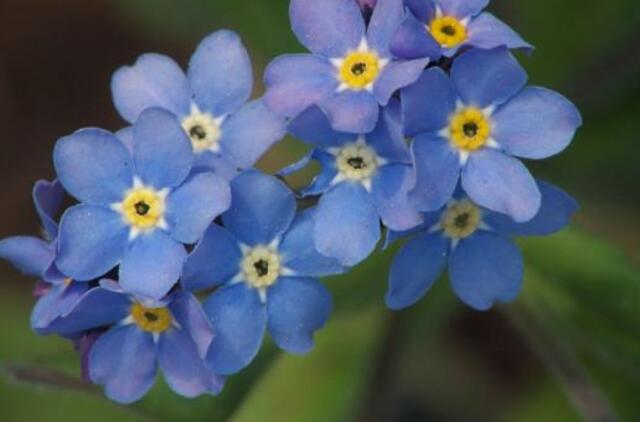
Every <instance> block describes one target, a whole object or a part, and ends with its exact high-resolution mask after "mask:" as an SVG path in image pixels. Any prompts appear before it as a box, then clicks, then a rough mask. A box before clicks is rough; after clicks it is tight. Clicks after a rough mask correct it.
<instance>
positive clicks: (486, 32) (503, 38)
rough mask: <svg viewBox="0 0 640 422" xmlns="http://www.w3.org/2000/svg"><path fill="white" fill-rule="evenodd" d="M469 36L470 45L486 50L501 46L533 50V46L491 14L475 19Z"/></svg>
mask: <svg viewBox="0 0 640 422" xmlns="http://www.w3.org/2000/svg"><path fill="white" fill-rule="evenodd" d="M468 34H469V44H471V45H472V46H474V47H477V48H482V49H485V50H490V49H492V48H496V47H501V46H505V47H507V48H509V49H517V48H522V49H525V50H533V46H532V45H531V44H529V43H528V42H526V41H525V40H523V39H522V37H520V35H518V34H517V33H516V32H515V31H514V30H513V29H511V28H510V27H509V26H507V25H506V24H505V23H504V22H502V21H501V20H500V19H497V18H496V17H495V16H493V15H492V14H491V13H482V14H481V15H480V16H478V17H477V18H475V19H473V20H472V21H471V23H470V24H469V27H468Z"/></svg>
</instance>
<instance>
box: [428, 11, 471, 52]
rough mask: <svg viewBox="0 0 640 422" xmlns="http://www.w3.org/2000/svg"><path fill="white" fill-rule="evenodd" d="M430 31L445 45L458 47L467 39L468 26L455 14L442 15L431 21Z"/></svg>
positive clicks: (439, 42)
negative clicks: (455, 16) (454, 15)
mask: <svg viewBox="0 0 640 422" xmlns="http://www.w3.org/2000/svg"><path fill="white" fill-rule="evenodd" d="M429 32H431V35H432V36H433V38H435V40H436V41H437V42H438V44H440V45H441V46H443V47H446V48H453V47H457V46H459V45H460V44H462V43H463V42H465V41H466V40H467V28H466V27H465V26H464V24H463V23H462V22H460V21H459V20H458V19H456V18H454V17H453V16H440V17H436V18H434V19H433V20H432V21H431V23H429Z"/></svg>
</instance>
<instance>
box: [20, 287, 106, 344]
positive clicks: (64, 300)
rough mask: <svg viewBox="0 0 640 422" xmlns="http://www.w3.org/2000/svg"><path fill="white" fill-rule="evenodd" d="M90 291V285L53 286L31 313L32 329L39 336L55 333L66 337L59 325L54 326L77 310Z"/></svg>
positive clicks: (75, 332) (72, 333)
mask: <svg viewBox="0 0 640 422" xmlns="http://www.w3.org/2000/svg"><path fill="white" fill-rule="evenodd" d="M88 289H89V284H88V283H71V284H70V285H68V286H67V285H65V284H59V285H55V286H51V290H50V291H49V293H47V294H46V295H44V296H42V297H41V298H40V299H39V300H38V302H37V303H36V305H35V306H34V307H33V311H32V312H31V328H32V329H33V330H34V331H35V332H36V333H38V334H39V335H48V334H51V333H53V332H57V333H58V334H60V335H65V334H64V333H62V332H60V331H59V329H58V327H57V325H54V324H56V323H58V322H59V321H60V319H59V318H61V317H63V316H65V315H67V314H69V312H71V311H72V310H73V309H75V306H76V305H77V304H78V303H79V301H80V299H81V298H82V297H83V296H84V294H85V293H86V292H87V290H88ZM101 306H102V305H101ZM80 331H82V330H76V331H73V332H71V333H70V334H71V335H75V334H77V333H78V332H80Z"/></svg>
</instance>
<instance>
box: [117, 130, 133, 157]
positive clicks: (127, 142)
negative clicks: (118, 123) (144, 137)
mask: <svg viewBox="0 0 640 422" xmlns="http://www.w3.org/2000/svg"><path fill="white" fill-rule="evenodd" d="M115 135H116V138H118V139H119V140H120V142H122V143H123V144H124V146H125V147H126V148H127V149H128V150H129V152H130V153H131V154H133V126H127V127H125V128H122V129H120V130H119V131H117V132H116V133H115Z"/></svg>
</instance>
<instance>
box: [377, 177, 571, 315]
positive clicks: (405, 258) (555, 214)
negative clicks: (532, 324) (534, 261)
mask: <svg viewBox="0 0 640 422" xmlns="http://www.w3.org/2000/svg"><path fill="white" fill-rule="evenodd" d="M538 185H539V187H540V190H541V192H542V207H541V208H540V211H539V212H538V214H537V215H536V216H535V218H534V219H532V220H531V221H529V222H527V223H516V222H515V221H513V220H512V219H511V218H509V217H507V216H505V215H503V214H497V213H494V212H491V211H489V210H486V209H483V208H481V207H479V206H477V205H476V204H474V203H473V202H472V201H471V200H469V199H468V198H467V197H465V196H464V195H462V196H458V197H457V198H456V199H455V200H453V201H451V202H450V203H449V205H447V206H446V207H445V208H444V209H443V210H441V211H439V212H435V213H429V214H427V215H426V216H425V224H424V225H423V226H422V228H421V229H419V230H416V231H414V232H413V233H411V234H413V235H415V236H414V237H413V238H412V239H411V240H410V241H409V242H407V244H405V245H404V246H403V247H402V249H401V250H400V251H399V252H398V254H397V255H396V257H395V259H394V261H393V264H392V265H391V271H390V274H389V291H388V292H387V297H386V303H387V306H388V307H389V308H391V309H396V310H398V309H403V308H406V307H409V306H411V305H413V304H415V303H416V302H417V301H418V300H420V299H421V298H422V297H423V296H424V295H425V294H426V293H427V292H428V291H429V289H430V288H431V286H432V285H433V283H434V282H435V281H436V280H437V279H438V277H439V276H440V274H442V273H443V271H444V270H445V268H446V267H447V266H448V267H449V276H450V278H451V286H452V288H453V291H454V292H455V294H456V295H457V296H458V297H459V298H460V300H462V301H463V302H464V303H466V304H467V305H469V306H471V307H472V308H474V309H477V310H488V309H489V308H491V307H492V306H493V304H494V303H496V302H501V303H505V302H510V301H512V300H514V299H515V298H516V297H517V296H518V294H519V292H520V289H521V285H522V278H523V262H522V255H521V253H520V251H519V249H518V248H517V246H516V245H515V244H514V243H513V242H512V241H511V240H510V239H511V238H512V237H514V236H547V235H550V234H553V233H555V232H557V231H560V230H562V229H563V228H564V227H566V226H567V225H568V224H569V222H570V219H571V216H572V215H573V213H574V212H576V211H577V209H578V205H577V203H576V202H575V200H573V199H572V198H571V197H570V196H569V195H567V194H566V193H564V192H563V191H561V190H560V189H558V188H556V187H554V186H552V185H550V184H548V183H544V182H538ZM390 235H391V236H390V237H391V239H390V240H395V239H397V238H398V237H402V236H404V235H405V234H400V233H391V234H390Z"/></svg>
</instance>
